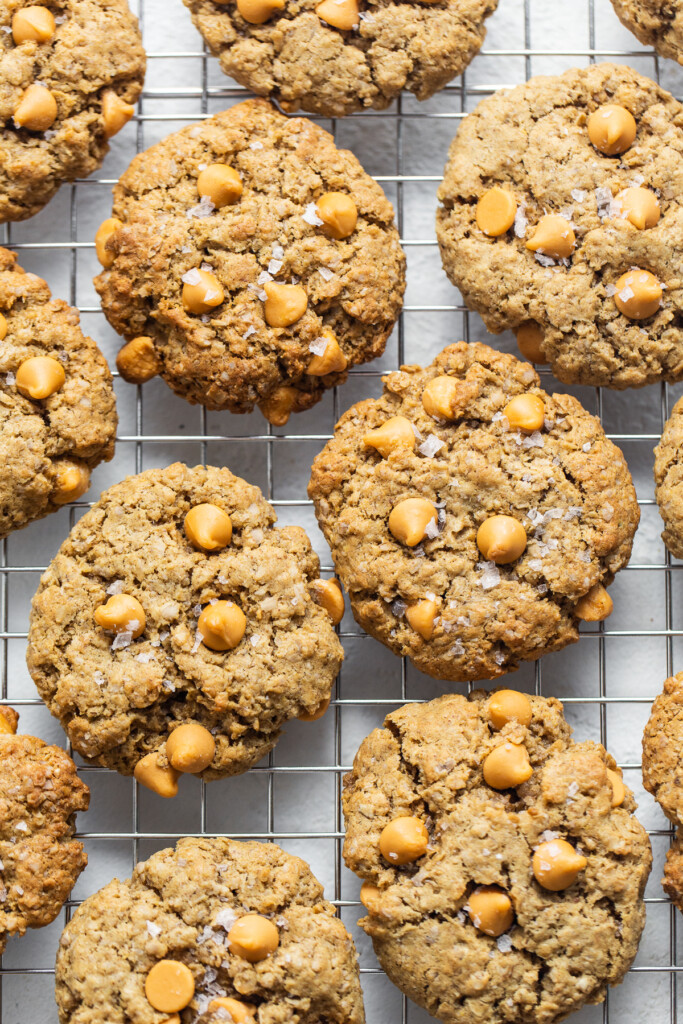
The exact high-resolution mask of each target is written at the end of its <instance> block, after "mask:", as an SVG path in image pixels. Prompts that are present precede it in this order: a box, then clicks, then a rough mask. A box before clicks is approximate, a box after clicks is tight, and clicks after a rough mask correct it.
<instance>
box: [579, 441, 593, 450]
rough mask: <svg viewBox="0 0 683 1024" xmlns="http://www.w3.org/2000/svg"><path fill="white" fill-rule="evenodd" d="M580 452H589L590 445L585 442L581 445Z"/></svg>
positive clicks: (588, 442)
mask: <svg viewBox="0 0 683 1024" xmlns="http://www.w3.org/2000/svg"><path fill="white" fill-rule="evenodd" d="M581 450H582V451H584V452H589V451H590V450H591V443H590V441H586V443H585V444H582V445H581Z"/></svg>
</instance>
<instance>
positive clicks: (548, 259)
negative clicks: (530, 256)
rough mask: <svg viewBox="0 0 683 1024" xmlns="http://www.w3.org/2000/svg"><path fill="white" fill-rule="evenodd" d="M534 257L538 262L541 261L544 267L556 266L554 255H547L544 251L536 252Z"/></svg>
mask: <svg viewBox="0 0 683 1024" xmlns="http://www.w3.org/2000/svg"><path fill="white" fill-rule="evenodd" d="M534 259H535V260H536V262H537V263H540V264H541V266H542V267H554V266H555V260H554V259H553V258H552V256H545V255H544V254H543V253H542V252H535V253H534Z"/></svg>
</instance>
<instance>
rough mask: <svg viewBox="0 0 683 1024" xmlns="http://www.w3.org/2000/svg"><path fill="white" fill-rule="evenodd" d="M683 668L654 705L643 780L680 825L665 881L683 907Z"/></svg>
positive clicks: (646, 738) (645, 743)
mask: <svg viewBox="0 0 683 1024" xmlns="http://www.w3.org/2000/svg"><path fill="white" fill-rule="evenodd" d="M682 744H683V672H679V673H678V674H677V675H675V676H670V678H669V679H667V680H666V682H665V683H664V689H663V690H662V692H661V693H660V695H659V696H658V697H657V699H656V700H655V702H654V704H653V705H652V712H651V714H650V717H649V719H648V722H647V725H646V726H645V732H644V734H643V784H644V786H645V789H646V790H647V791H648V793H652V795H653V797H654V798H655V800H656V801H657V803H658V804H659V806H660V807H661V808H662V810H663V811H664V813H665V814H666V816H667V818H668V819H669V821H671V822H673V824H674V825H676V826H678V831H677V836H676V839H675V840H674V844H673V846H672V848H671V849H670V850H669V851H668V853H667V857H666V866H665V868H664V878H663V879H662V885H663V886H664V889H665V891H666V892H667V894H668V895H669V896H670V897H671V899H672V900H673V901H674V903H675V904H676V906H677V907H678V908H679V910H683V852H682V848H681V826H683V758H682V757H681V747H682Z"/></svg>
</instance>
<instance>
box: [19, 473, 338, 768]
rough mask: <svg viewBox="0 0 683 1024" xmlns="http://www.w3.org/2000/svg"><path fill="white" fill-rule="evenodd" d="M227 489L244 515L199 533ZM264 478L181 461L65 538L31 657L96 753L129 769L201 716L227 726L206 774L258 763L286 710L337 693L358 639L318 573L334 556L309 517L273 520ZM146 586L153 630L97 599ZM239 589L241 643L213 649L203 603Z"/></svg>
mask: <svg viewBox="0 0 683 1024" xmlns="http://www.w3.org/2000/svg"><path fill="white" fill-rule="evenodd" d="M205 503H209V504H214V505H216V506H217V507H218V508H219V509H221V510H223V511H224V512H227V513H228V515H229V516H230V518H231V520H232V539H231V540H230V542H229V543H228V544H227V546H225V547H223V548H222V550H217V551H212V552H206V551H203V550H198V549H197V548H195V547H194V546H193V545H192V544H191V543H190V542H189V540H188V538H187V535H186V532H185V530H184V527H183V523H184V518H185V516H186V514H187V513H188V511H189V510H190V509H191V508H194V507H196V506H197V505H200V504H205ZM274 522H275V514H274V512H273V510H272V508H271V506H270V505H268V503H267V502H266V501H265V500H264V499H263V497H262V495H261V492H260V491H259V489H258V488H257V487H253V486H251V485H250V484H248V483H246V482H245V481H244V480H240V479H239V477H235V476H233V474H232V473H231V472H230V471H229V470H228V469H216V468H213V467H208V468H204V467H201V466H198V467H196V468H194V469H188V467H187V466H184V465H182V464H181V463H175V464H174V465H172V466H169V467H168V468H167V469H163V470H159V469H154V470H148V471H147V472H145V473H141V474H140V475H138V476H133V477H128V478H127V479H126V480H124V481H123V482H122V483H120V484H117V485H115V486H114V487H111V488H109V490H107V491H105V492H104V493H103V495H102V497H101V498H100V500H99V502H98V503H97V504H96V505H95V506H94V507H93V508H92V509H91V510H90V511H88V512H87V513H86V514H85V515H84V516H83V518H82V519H80V520H79V522H78V523H77V524H76V526H75V527H74V528H73V530H72V531H71V533H70V535H69V537H68V538H67V540H66V541H65V542H64V543H63V544H62V547H61V548H60V550H59V552H58V554H57V556H56V557H55V558H54V559H53V561H52V564H51V565H50V566H49V568H48V569H47V571H46V572H45V573H44V574H43V577H42V579H41V583H40V588H39V590H38V592H37V594H36V595H35V597H34V600H33V606H32V612H31V623H30V632H29V647H28V655H27V657H28V665H29V670H30V672H31V675H32V676H33V679H34V681H35V683H36V685H37V687H38V690H39V692H40V694H41V696H42V698H43V700H44V701H45V703H46V704H47V706H48V708H49V709H50V711H51V712H52V714H53V715H55V716H56V717H57V718H58V719H59V720H60V722H61V724H62V726H63V727H64V729H65V730H66V732H67V734H68V736H69V738H70V739H71V742H72V743H73V745H74V747H75V749H76V750H77V751H78V752H79V753H80V754H82V755H83V756H84V757H86V758H88V759H90V760H91V761H94V762H96V763H97V764H101V765H105V766H106V767H108V768H114V769H116V770H118V771H120V772H122V773H123V774H130V773H132V772H133V770H134V769H135V766H136V764H137V763H138V761H140V760H141V758H142V757H144V756H145V755H148V754H154V753H156V754H157V763H158V765H159V766H160V767H161V768H164V767H167V766H168V759H167V757H166V739H167V737H168V735H169V732H170V731H171V730H173V729H174V728H175V727H177V726H179V725H183V724H188V723H195V724H198V725H200V726H202V727H203V728H204V729H206V730H209V731H210V732H211V734H212V735H213V738H214V740H215V752H214V755H213V758H212V760H211V762H210V763H209V764H208V766H207V767H206V768H205V770H204V771H203V772H202V776H203V778H205V779H211V778H217V777H221V776H224V775H234V774H238V773H240V772H243V771H246V769H247V768H249V767H250V765H252V764H254V763H255V762H256V761H258V760H259V758H261V757H262V756H263V755H264V754H266V753H268V751H269V750H271V749H272V747H273V746H274V745H275V743H276V741H277V738H278V736H279V734H280V729H281V727H282V726H283V724H284V723H285V722H286V721H288V720H289V719H291V718H296V717H299V716H304V715H306V714H312V713H314V712H315V711H316V709H318V708H320V706H321V705H322V704H324V702H325V701H326V700H327V699H328V698H329V696H330V692H331V688H332V685H333V683H334V679H335V677H336V675H337V672H338V669H339V666H340V664H341V660H342V657H343V652H342V648H341V644H340V643H339V640H338V639H337V636H336V635H335V633H334V630H333V628H332V625H331V623H330V619H329V617H328V615H327V612H325V611H323V609H322V608H321V607H319V606H318V605H317V604H315V603H314V601H313V600H312V598H311V596H310V594H309V589H308V588H309V584H310V583H312V582H313V581H314V580H316V579H317V577H318V575H319V568H320V566H319V562H318V558H317V556H316V555H315V554H314V552H313V551H312V549H311V545H310V542H309V540H308V537H307V536H306V534H305V532H304V531H303V530H302V529H301V528H300V527H298V526H287V527H283V528H281V529H275V528H273V523H274ZM121 594H125V595H128V596H129V597H134V598H135V599H136V600H137V601H138V602H139V603H140V605H141V606H142V610H143V612H144V616H145V623H144V629H143V631H142V633H141V634H140V635H139V636H137V637H134V636H133V632H134V631H133V629H132V627H131V628H130V629H129V630H128V631H123V632H119V633H116V634H113V633H111V632H109V631H108V630H105V629H104V628H102V627H101V626H99V625H98V624H97V622H96V621H95V619H94V613H95V611H96V610H97V609H99V608H100V607H101V606H102V605H103V604H104V603H105V602H107V600H108V598H110V597H111V596H115V595H121ZM219 599H220V600H221V601H232V602H233V603H234V604H236V605H237V606H238V607H239V608H241V611H242V612H243V614H244V615H245V616H246V624H245V632H244V635H243V636H242V638H241V640H239V641H238V643H237V645H236V646H235V647H234V648H233V649H229V650H216V649H210V648H209V647H207V646H206V644H205V643H204V642H203V639H204V637H203V635H202V633H201V632H200V630H199V622H198V619H199V615H200V613H201V611H202V608H205V607H207V606H208V605H209V604H210V603H211V602H213V601H215V600H219Z"/></svg>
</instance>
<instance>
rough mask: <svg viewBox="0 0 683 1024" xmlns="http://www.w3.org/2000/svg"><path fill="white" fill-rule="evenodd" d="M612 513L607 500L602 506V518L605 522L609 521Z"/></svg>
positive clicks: (612, 510)
mask: <svg viewBox="0 0 683 1024" xmlns="http://www.w3.org/2000/svg"><path fill="white" fill-rule="evenodd" d="M613 515H614V509H613V508H612V506H611V505H610V504H609V502H607V504H606V505H603V506H602V518H603V519H604V520H605V522H606V523H609V522H610V520H611V519H612V516H613Z"/></svg>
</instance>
